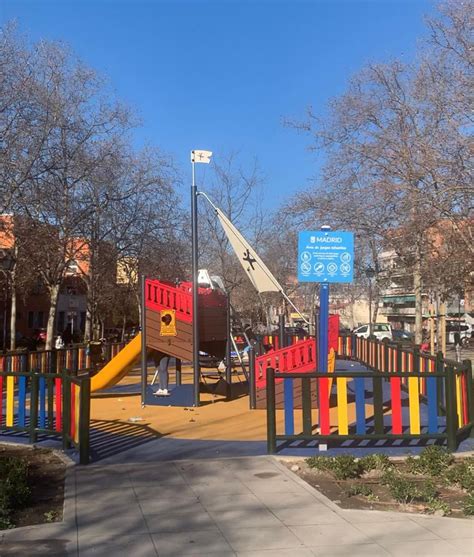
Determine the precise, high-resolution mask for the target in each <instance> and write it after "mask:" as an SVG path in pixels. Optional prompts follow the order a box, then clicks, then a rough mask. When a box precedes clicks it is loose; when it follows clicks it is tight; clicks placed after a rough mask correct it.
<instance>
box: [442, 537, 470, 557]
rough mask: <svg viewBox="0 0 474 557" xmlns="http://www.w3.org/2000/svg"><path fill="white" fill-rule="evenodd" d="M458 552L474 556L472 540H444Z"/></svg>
mask: <svg viewBox="0 0 474 557" xmlns="http://www.w3.org/2000/svg"><path fill="white" fill-rule="evenodd" d="M446 541H447V542H448V543H450V544H451V545H452V546H453V547H455V548H456V549H457V550H459V551H463V552H465V553H467V555H471V556H472V555H474V540H473V539H472V538H457V539H455V540H446Z"/></svg>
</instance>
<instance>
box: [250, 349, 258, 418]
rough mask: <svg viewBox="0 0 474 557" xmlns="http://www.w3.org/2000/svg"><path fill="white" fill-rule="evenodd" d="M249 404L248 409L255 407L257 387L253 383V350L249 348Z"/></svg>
mask: <svg viewBox="0 0 474 557" xmlns="http://www.w3.org/2000/svg"><path fill="white" fill-rule="evenodd" d="M249 405H250V410H255V408H257V389H256V384H255V350H254V348H253V347H252V348H250V350H249Z"/></svg>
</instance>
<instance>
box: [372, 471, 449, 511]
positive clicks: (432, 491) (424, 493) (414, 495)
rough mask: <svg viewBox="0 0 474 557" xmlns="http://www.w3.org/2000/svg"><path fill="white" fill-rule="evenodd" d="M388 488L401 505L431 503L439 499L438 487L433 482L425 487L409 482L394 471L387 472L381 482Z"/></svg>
mask: <svg viewBox="0 0 474 557" xmlns="http://www.w3.org/2000/svg"><path fill="white" fill-rule="evenodd" d="M381 482H382V484H383V485H386V486H387V487H388V490H389V492H390V495H391V496H392V497H393V498H394V499H395V501H398V502H399V503H403V504H405V505H406V504H408V503H413V502H415V501H420V502H430V501H432V500H433V499H436V497H437V494H438V492H437V490H436V486H435V485H434V484H433V483H432V482H425V483H424V484H423V485H420V484H419V483H417V482H415V481H413V480H407V479H405V478H403V477H402V476H400V475H399V474H396V473H394V472H392V471H390V472H386V473H385V474H384V475H383V477H382V480H381Z"/></svg>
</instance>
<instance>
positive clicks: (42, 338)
mask: <svg viewBox="0 0 474 557" xmlns="http://www.w3.org/2000/svg"><path fill="white" fill-rule="evenodd" d="M33 339H34V340H35V341H36V342H37V343H38V344H44V343H45V342H46V329H45V328H44V327H42V328H41V329H35V332H34V333H33Z"/></svg>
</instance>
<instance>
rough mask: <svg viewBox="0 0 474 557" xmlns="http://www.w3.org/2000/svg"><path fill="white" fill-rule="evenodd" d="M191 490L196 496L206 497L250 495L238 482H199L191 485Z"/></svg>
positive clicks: (246, 488) (245, 487)
mask: <svg viewBox="0 0 474 557" xmlns="http://www.w3.org/2000/svg"><path fill="white" fill-rule="evenodd" d="M191 489H192V490H193V492H194V493H195V494H196V495H199V496H200V495H207V494H210V493H213V494H215V495H216V496H217V495H230V494H234V493H235V494H239V493H250V490H249V489H248V487H247V486H245V485H244V484H243V483H242V482H239V480H233V481H222V482H214V481H213V482H210V483H205V482H200V483H196V484H192V485H191Z"/></svg>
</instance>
